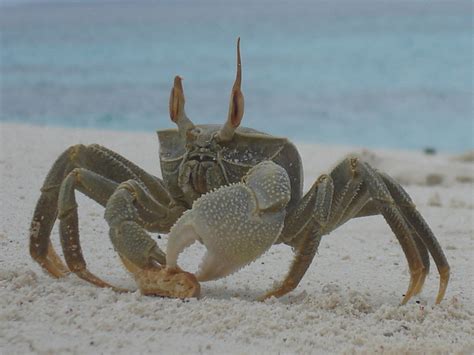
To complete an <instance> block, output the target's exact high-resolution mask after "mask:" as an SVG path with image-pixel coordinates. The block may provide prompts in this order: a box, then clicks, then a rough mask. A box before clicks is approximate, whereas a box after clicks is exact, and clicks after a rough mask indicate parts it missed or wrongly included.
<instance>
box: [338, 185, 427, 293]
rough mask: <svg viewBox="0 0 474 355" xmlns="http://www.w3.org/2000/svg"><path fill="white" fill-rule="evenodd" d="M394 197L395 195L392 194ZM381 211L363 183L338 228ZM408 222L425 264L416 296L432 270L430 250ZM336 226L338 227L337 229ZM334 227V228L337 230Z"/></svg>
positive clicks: (415, 291)
mask: <svg viewBox="0 0 474 355" xmlns="http://www.w3.org/2000/svg"><path fill="white" fill-rule="evenodd" d="M392 197H393V193H392ZM379 214H380V211H379V209H378V207H377V206H376V205H375V202H374V201H373V200H371V199H370V195H369V193H368V191H367V184H365V183H362V184H361V186H360V188H359V189H358V191H357V192H356V195H355V197H354V199H353V201H352V202H351V205H350V206H349V207H348V208H347V209H346V210H345V211H344V213H343V214H342V215H341V220H340V221H339V222H338V224H337V226H339V225H341V224H343V223H344V222H346V221H348V220H349V219H351V218H357V217H367V216H374V215H379ZM405 221H406V222H407V226H408V227H409V228H410V229H411V236H412V238H413V240H414V242H415V244H416V247H417V249H418V252H419V254H420V257H421V260H422V262H423V267H424V269H423V277H421V278H420V280H419V281H418V284H417V286H416V288H415V290H414V294H415V295H417V294H418V293H420V292H421V290H422V287H423V284H424V282H425V279H426V275H428V272H429V269H430V255H429V253H428V249H427V248H426V246H425V244H424V243H423V241H422V239H421V238H420V236H419V235H418V233H417V232H416V230H415V229H414V228H413V227H412V225H411V224H410V223H408V220H407V219H406V218H405ZM337 226H336V227H337ZM336 227H333V228H336Z"/></svg>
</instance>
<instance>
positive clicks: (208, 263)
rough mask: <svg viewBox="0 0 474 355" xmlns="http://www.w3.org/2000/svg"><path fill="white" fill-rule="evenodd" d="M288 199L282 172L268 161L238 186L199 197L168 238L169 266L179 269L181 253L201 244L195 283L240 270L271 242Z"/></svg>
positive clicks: (167, 257) (280, 226)
mask: <svg viewBox="0 0 474 355" xmlns="http://www.w3.org/2000/svg"><path fill="white" fill-rule="evenodd" d="M289 200H290V180H289V177H288V174H287V173H286V171H285V169H283V168H282V167H280V166H279V165H277V164H275V163H273V162H271V161H265V162H262V163H260V164H258V165H256V166H255V167H253V168H252V169H250V171H249V172H248V173H247V175H246V176H245V177H244V178H243V179H242V182H240V183H236V184H232V185H230V186H224V187H221V188H219V189H217V190H215V191H213V192H210V193H208V194H205V195H203V196H202V197H200V198H199V199H198V200H196V202H194V204H193V208H192V209H191V210H188V211H187V212H185V213H184V214H183V216H182V217H181V218H180V219H179V220H178V221H177V222H176V224H175V225H174V226H173V227H172V228H171V231H170V234H169V240H168V246H167V253H166V263H167V268H170V269H173V268H177V267H178V264H177V261H178V256H179V254H180V253H181V252H182V251H183V250H184V249H185V248H186V247H188V246H189V245H191V244H193V243H194V242H195V241H199V242H200V243H202V244H204V246H205V247H206V249H207V252H206V254H205V256H204V259H203V261H202V263H201V265H200V266H199V270H198V272H197V274H196V278H197V280H199V281H209V280H215V279H219V278H222V277H225V276H227V275H229V274H231V273H233V272H235V271H237V270H239V269H241V268H242V267H244V266H246V265H247V264H249V263H251V262H252V261H254V260H255V259H257V258H258V257H259V256H261V255H262V254H263V253H265V252H266V251H267V250H268V249H269V248H270V247H271V246H272V245H273V244H274V243H275V241H276V239H277V238H278V236H279V235H280V232H281V230H282V228H283V223H284V220H285V215H286V212H285V207H286V205H287V203H288V201H289Z"/></svg>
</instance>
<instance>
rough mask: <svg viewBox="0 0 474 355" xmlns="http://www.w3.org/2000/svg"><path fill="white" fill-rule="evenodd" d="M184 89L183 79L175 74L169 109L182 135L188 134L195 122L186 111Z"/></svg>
mask: <svg viewBox="0 0 474 355" xmlns="http://www.w3.org/2000/svg"><path fill="white" fill-rule="evenodd" d="M184 103H185V100H184V90H183V83H182V79H181V77H179V76H175V78H174V84H173V87H172V88H171V94H170V102H169V110H170V118H171V120H172V121H173V122H174V123H176V125H177V126H178V130H179V134H180V135H181V136H182V137H185V136H186V132H187V131H189V130H190V129H193V128H194V124H193V123H192V122H191V120H190V119H189V118H188V116H186V112H185V111H184Z"/></svg>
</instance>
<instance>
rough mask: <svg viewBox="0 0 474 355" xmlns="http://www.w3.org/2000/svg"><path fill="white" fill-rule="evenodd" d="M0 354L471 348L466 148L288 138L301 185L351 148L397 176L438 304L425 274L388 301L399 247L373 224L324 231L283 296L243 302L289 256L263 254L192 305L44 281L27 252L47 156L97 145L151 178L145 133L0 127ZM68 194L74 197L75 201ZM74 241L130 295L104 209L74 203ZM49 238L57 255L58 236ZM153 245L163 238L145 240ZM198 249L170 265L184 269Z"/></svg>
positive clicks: (151, 155)
mask: <svg viewBox="0 0 474 355" xmlns="http://www.w3.org/2000/svg"><path fill="white" fill-rule="evenodd" d="M0 129H1V156H0V171H1V184H0V188H1V207H0V213H1V222H2V223H1V225H0V250H1V251H0V353H2V354H26V353H38V354H62V353H67V354H70V353H73V354H88V353H90V354H98V353H104V354H109V353H114V354H130V353H164V354H179V353H205V354H223V353H230V354H255V353H272V354H273V353H284V354H291V353H300V354H301V353H313V354H327V353H348V354H352V353H356V354H359V353H384V354H400V353H427V354H444V353H450V354H451V353H473V352H474V341H473V330H474V329H473V328H474V325H473V324H474V323H473V319H474V317H473V316H474V304H473V281H474V280H473V275H474V273H473V271H474V270H473V256H474V255H473V240H474V236H473V228H474V226H473V206H474V201H473V181H474V163H473V162H472V159H470V157H472V153H466V154H464V155H463V156H461V155H459V156H455V155H447V154H436V155H425V154H424V153H422V152H419V153H418V152H406V151H388V150H370V151H369V150H363V149H360V148H354V147H331V146H322V145H316V144H314V145H313V144H311V145H309V144H297V146H298V147H299V148H300V152H301V155H302V159H303V162H304V166H305V186H306V187H308V185H309V184H311V182H313V181H314V180H315V179H316V178H317V176H318V175H319V174H321V173H323V172H327V171H329V170H330V168H331V167H332V166H333V165H334V164H335V163H336V162H337V161H339V160H341V159H342V158H343V157H345V156H346V155H347V154H349V153H351V152H355V153H357V154H358V155H360V156H362V157H363V158H364V159H365V160H367V161H369V162H370V163H371V164H373V165H374V166H375V167H377V168H379V169H381V170H384V171H386V172H387V173H389V174H391V175H392V176H394V177H395V178H397V179H398V180H399V181H400V182H402V183H403V184H404V185H405V187H406V189H407V191H408V192H409V193H410V195H411V196H412V198H413V199H414V201H415V202H416V204H417V206H418V208H419V210H420V212H421V213H422V214H423V216H424V217H425V219H426V220H427V221H428V223H429V224H430V226H431V227H432V229H433V231H434V233H435V235H436V236H437V237H438V240H439V242H440V244H441V245H442V247H443V249H444V251H445V253H446V255H447V257H448V260H449V262H450V264H451V268H452V278H451V283H450V285H449V288H448V291H447V294H446V297H445V300H444V301H443V302H442V303H441V304H440V305H436V306H435V305H433V303H434V298H435V296H436V292H437V287H438V276H437V273H436V270H435V268H433V269H434V270H432V272H431V273H430V275H429V277H428V279H427V282H426V285H425V288H424V290H423V292H422V294H421V295H419V296H416V297H414V298H413V299H412V300H411V301H410V302H409V304H407V305H405V306H400V305H399V303H400V301H401V299H402V295H403V293H404V291H405V290H406V287H407V285H408V279H409V277H408V269H407V266H406V261H405V258H404V256H403V253H402V251H401V248H400V246H399V244H398V242H397V241H396V239H395V237H394V236H393V235H392V233H391V232H390V230H389V228H388V226H387V224H386V223H385V222H384V220H383V219H382V218H381V217H380V216H375V217H368V218H364V219H359V220H353V221H350V222H348V223H347V224H346V225H344V226H342V227H341V228H339V229H338V230H336V231H334V232H333V233H332V234H331V235H329V236H326V237H325V238H324V239H323V241H322V243H321V246H320V249H319V253H318V255H317V256H316V258H315V260H314V262H313V264H312V265H311V267H310V269H309V270H308V272H307V274H306V275H305V277H304V279H303V280H302V282H301V283H300V285H299V286H298V288H297V289H296V290H294V291H293V292H292V293H290V294H289V295H287V296H286V297H283V298H281V299H271V300H269V301H267V302H265V303H261V302H256V301H255V298H256V297H257V296H258V295H260V294H262V293H263V292H265V291H266V290H267V289H269V288H270V287H271V286H272V284H273V283H274V282H275V281H278V280H280V279H281V278H282V277H283V276H284V275H285V273H286V271H287V269H288V266H289V263H290V261H291V259H292V253H291V250H290V249H289V248H288V247H285V246H274V247H273V248H272V249H270V251H269V252H267V253H266V254H265V255H264V256H263V257H262V258H261V259H259V260H257V261H256V262H254V263H253V264H251V265H250V266H248V267H246V268H244V269H242V270H241V271H239V272H238V273H236V274H234V275H231V276H229V277H227V278H225V279H223V280H220V281H214V282H208V283H203V284H202V298H201V299H199V300H195V299H193V300H189V301H181V300H176V299H162V298H153V297H146V296H142V295H140V293H139V292H136V291H135V292H130V293H126V294H117V293H115V292H113V291H111V290H108V289H99V288H96V287H94V286H92V285H90V284H88V283H86V282H85V281H82V280H80V279H78V278H77V277H76V276H74V275H71V276H68V277H66V278H63V279H60V280H56V279H53V278H51V277H50V276H48V275H46V274H45V273H44V272H43V271H42V270H41V269H40V267H39V266H38V265H37V264H36V263H34V262H33V261H32V260H31V258H30V256H29V253H28V228H29V223H30V219H31V216H32V212H33V208H34V206H35V203H36V200H37V198H38V196H39V188H40V186H41V184H42V182H43V179H44V177H45V175H46V173H47V171H48V169H49V168H50V167H51V165H52V163H53V161H54V160H55V158H56V157H57V156H58V155H59V154H60V153H61V152H62V151H63V150H64V149H65V148H66V147H68V146H69V145H71V144H75V143H100V144H103V145H105V146H107V147H109V148H111V149H113V150H115V151H117V152H119V153H120V154H122V155H124V156H126V157H127V158H129V159H131V160H132V161H134V162H136V163H138V164H139V165H140V166H142V167H144V168H145V169H146V170H147V171H149V172H151V173H154V174H156V175H159V174H160V172H159V165H158V144H157V141H156V135H155V134H154V132H150V133H123V132H111V131H99V130H86V129H80V130H79V129H77V130H73V129H64V128H49V127H35V126H27V125H18V124H7V123H2V124H0ZM78 195H80V194H78ZM78 203H79V206H80V207H79V213H80V229H81V238H82V239H81V243H82V246H83V251H84V255H85V257H86V260H87V261H88V265H89V268H90V270H91V271H93V272H94V273H96V274H97V275H99V276H101V277H103V278H104V279H106V280H107V281H109V282H111V283H113V284H115V285H118V286H122V287H128V288H130V289H132V290H133V289H135V285H134V282H133V280H132V278H131V277H130V275H128V274H127V272H126V271H124V269H123V267H122V266H121V264H120V261H119V260H118V257H117V255H116V254H115V253H114V250H113V248H112V245H111V243H110V241H109V237H108V232H107V225H106V223H105V221H104V220H103V218H102V215H103V209H102V208H101V207H100V206H98V205H97V204H95V203H94V202H93V201H90V200H88V199H86V198H84V197H82V196H80V197H78ZM52 239H53V240H54V243H55V245H56V248H57V249H58V250H60V246H59V241H58V239H59V237H58V231H57V228H55V229H54V230H53V234H52ZM158 243H159V244H160V245H161V246H162V247H164V246H165V245H166V236H163V237H162V238H161V239H158ZM203 251H204V250H203V248H202V247H200V246H198V245H194V246H192V247H191V248H190V249H188V250H187V251H186V252H185V253H184V255H182V257H181V259H180V263H181V265H182V266H183V267H185V268H186V269H188V270H190V271H193V270H196V267H197V265H198V263H199V261H200V258H201V256H202V254H203Z"/></svg>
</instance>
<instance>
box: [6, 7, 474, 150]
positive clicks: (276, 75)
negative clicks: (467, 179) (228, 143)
mask: <svg viewBox="0 0 474 355" xmlns="http://www.w3.org/2000/svg"><path fill="white" fill-rule="evenodd" d="M0 11H1V12H0V21H1V40H2V44H1V106H0V119H1V120H2V121H15V122H27V123H33V124H39V125H62V126H71V127H98V128H111V129H120V130H138V131H145V130H150V131H151V130H155V129H156V128H163V127H172V123H171V122H170V121H169V117H168V113H167V110H168V109H167V104H168V95H169V90H170V87H171V83H172V79H173V77H174V75H176V74H180V75H182V76H183V77H184V79H185V81H184V85H185V93H186V98H187V102H186V105H187V112H188V115H189V116H190V117H191V119H192V120H193V121H194V122H195V123H205V122H209V123H219V122H224V120H225V119H226V114H227V108H228V97H229V94H230V89H231V86H232V82H233V78H234V76H235V41H236V38H237V36H241V38H242V43H241V47H242V48H241V49H242V56H243V57H242V61H243V74H244V81H243V92H244V95H245V100H246V112H245V116H244V124H245V125H246V126H250V127H253V128H257V129H260V130H265V131H268V132H271V133H273V134H276V135H284V136H288V137H290V138H291V139H292V140H294V141H305V142H316V143H334V144H346V145H361V146H368V147H395V148H406V149H421V148H424V147H434V148H436V149H439V150H445V151H461V150H465V149H469V148H473V147H474V143H473V106H472V97H473V92H472V80H473V54H472V53H473V52H472V49H473V48H472V3H471V2H470V1H444V2H436V1H396V2H395V1H391V2H389V1H376V0H374V1H357V2H354V1H333V2H329V1H295V2H291V3H290V2H288V3H287V2H282V1H267V0H265V1H258V2H256V1H249V0H244V1H238V2H222V1H217V0H212V1H203V2H197V1H196V2H195V1H190V0H188V1H160V2H150V1H138V2H132V1H130V2H123V1H122V2H97V1H96V2H75V3H69V4H64V3H62V4H60V3H59V2H58V3H48V2H41V3H35V4H21V5H18V4H17V5H9V6H7V5H4V6H2V7H1V8H0Z"/></svg>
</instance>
